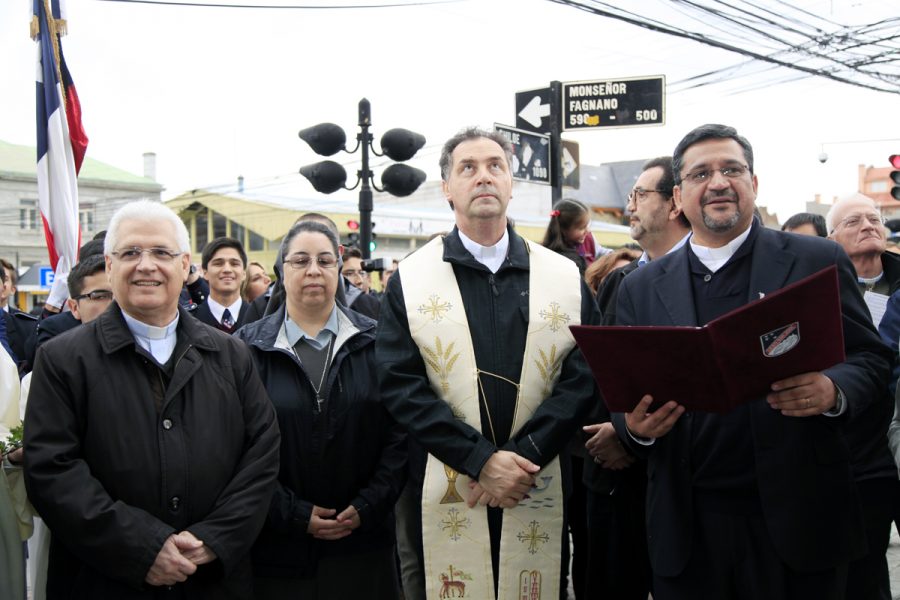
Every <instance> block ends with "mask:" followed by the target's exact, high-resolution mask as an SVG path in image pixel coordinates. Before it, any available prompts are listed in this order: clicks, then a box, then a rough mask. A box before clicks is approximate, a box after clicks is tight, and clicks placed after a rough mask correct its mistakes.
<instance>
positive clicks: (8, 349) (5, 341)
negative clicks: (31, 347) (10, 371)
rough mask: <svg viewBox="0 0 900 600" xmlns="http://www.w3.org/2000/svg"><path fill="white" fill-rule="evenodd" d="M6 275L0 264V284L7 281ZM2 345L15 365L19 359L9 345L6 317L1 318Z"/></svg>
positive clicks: (0, 343)
mask: <svg viewBox="0 0 900 600" xmlns="http://www.w3.org/2000/svg"><path fill="white" fill-rule="evenodd" d="M6 277H7V275H6V268H4V266H3V265H2V264H0V284H2V283H3V282H5V281H6ZM0 346H2V349H3V350H5V351H6V355H7V356H8V357H9V359H10V360H11V361H12V363H13V364H14V365H15V364H16V362H17V359H16V354H15V352H13V350H12V347H11V346H10V345H9V336H8V334H7V333H6V319H0Z"/></svg>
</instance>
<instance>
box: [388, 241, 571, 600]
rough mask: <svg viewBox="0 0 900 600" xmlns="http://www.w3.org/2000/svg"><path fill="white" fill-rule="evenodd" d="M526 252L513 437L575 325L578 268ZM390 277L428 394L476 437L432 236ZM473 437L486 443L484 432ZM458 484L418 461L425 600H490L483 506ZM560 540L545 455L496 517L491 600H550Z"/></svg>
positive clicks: (447, 285) (452, 290) (558, 509)
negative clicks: (395, 278) (498, 529)
mask: <svg viewBox="0 0 900 600" xmlns="http://www.w3.org/2000/svg"><path fill="white" fill-rule="evenodd" d="M526 247H527V249H528V252H529V263H530V274H529V296H528V297H529V301H528V303H529V307H528V333H527V336H526V341H525V354H524V356H523V357H522V372H521V375H520V377H519V381H518V394H517V398H516V407H515V416H514V419H513V429H512V432H513V434H515V432H517V431H518V430H519V429H521V427H522V426H523V424H525V423H526V422H527V421H528V420H529V419H530V418H531V416H532V415H533V414H534V411H535V409H536V408H537V407H538V406H539V405H540V403H541V402H543V401H544V400H545V399H546V398H547V397H548V396H549V395H550V393H551V391H552V390H553V386H554V385H555V384H556V381H557V380H558V379H559V375H560V370H561V368H562V363H563V360H564V359H565V358H566V356H567V355H568V354H569V352H570V351H571V350H572V348H573V347H574V346H575V340H574V338H573V337H572V334H571V332H570V331H569V325H578V324H580V322H581V277H580V275H579V272H578V267H577V266H576V265H575V263H574V262H572V261H571V260H569V259H567V258H565V257H562V256H560V255H558V254H556V253H554V252H552V251H550V250H547V249H546V248H544V247H542V246H538V245H536V244H533V243H531V242H528V241H526ZM400 272H401V273H402V280H403V282H404V286H403V287H404V289H403V295H404V301H405V303H406V314H407V317H408V320H409V329H410V334H411V335H412V338H413V340H414V341H415V342H416V344H417V345H418V347H419V350H420V352H421V354H422V359H423V360H424V362H425V365H426V370H427V372H428V380H429V382H430V383H431V388H432V390H434V392H435V393H436V394H437V396H438V397H439V398H441V400H443V401H444V402H446V403H447V404H449V405H450V409H451V410H452V411H453V415H454V416H455V417H456V418H457V419H460V420H462V421H465V422H466V423H467V424H468V425H470V426H472V427H473V428H475V429H476V430H478V431H481V413H480V410H479V395H478V389H479V371H478V367H477V365H476V364H475V350H474V347H473V345H472V336H471V333H470V331H469V323H468V321H467V319H466V312H465V307H464V305H463V300H462V296H461V294H460V291H459V285H458V284H457V281H456V277H455V276H454V274H453V267H452V265H451V264H450V263H448V262H444V260H443V240H442V239H441V238H435V239H434V240H432V241H431V242H429V243H428V244H427V245H425V246H424V247H423V248H421V249H419V250H417V251H416V252H415V253H414V254H412V255H410V256H409V257H408V258H406V259H404V260H403V261H402V262H401V263H400ZM513 309H514V307H510V310H513ZM497 343H502V340H498V341H497ZM481 376H482V377H491V375H489V374H486V373H481ZM511 384H516V382H511ZM482 433H483V434H485V437H488V439H490V437H489V436H490V432H482ZM468 482H469V477H467V476H466V475H463V474H461V473H458V472H457V471H455V470H454V469H452V468H451V467H449V466H448V465H444V464H443V463H441V462H440V461H439V460H438V459H437V458H435V457H434V456H432V455H429V456H428V463H427V466H426V469H425V483H424V486H423V490H422V531H423V547H424V551H425V578H426V579H425V587H426V590H427V596H428V600H442V599H444V598H457V597H459V598H462V597H465V598H482V599H487V598H493V597H494V578H493V572H492V570H491V548H490V534H489V532H488V521H487V508H486V507H482V506H478V505H476V506H475V508H471V509H470V508H468V506H467V505H466V502H465V496H466V494H467V493H468V492H469V486H468ZM562 539H563V494H562V481H561V478H560V468H559V458H558V457H554V458H553V460H552V461H550V463H549V464H547V465H546V466H545V467H544V468H543V469H542V470H541V471H540V472H539V473H538V474H537V485H536V486H535V487H534V488H533V489H532V490H531V492H530V493H529V494H528V495H527V496H526V497H525V498H524V499H523V500H522V502H520V503H519V504H518V505H517V506H516V507H514V508H510V509H505V510H504V511H503V530H502V534H501V539H500V572H499V586H498V588H499V591H498V596H497V598H498V599H500V600H513V599H515V600H541V599H543V600H556V599H557V598H558V597H559V575H560V558H561V555H562V546H561V544H562Z"/></svg>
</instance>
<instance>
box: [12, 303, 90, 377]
mask: <svg viewBox="0 0 900 600" xmlns="http://www.w3.org/2000/svg"><path fill="white" fill-rule="evenodd" d="M79 325H81V321H79V320H78V319H76V318H75V315H73V314H72V313H71V312H69V311H66V312H61V313H59V314H55V315H50V316H48V317H45V318H43V319H41V320H39V321H38V324H37V329H35V331H34V335H33V336H31V338H30V339H29V343H28V344H27V345H26V348H25V351H26V353H27V355H28V356H27V358H28V362H29V363H31V364H34V357H35V355H36V354H37V350H38V348H40V347H41V345H42V344H43V343H44V342H46V341H47V340H51V339H53V338H55V337H56V336H58V335H59V334H61V333H64V332H66V331H68V330H70V329H72V328H74V327H77V326H79Z"/></svg>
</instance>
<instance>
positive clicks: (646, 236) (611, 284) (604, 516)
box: [583, 156, 691, 600]
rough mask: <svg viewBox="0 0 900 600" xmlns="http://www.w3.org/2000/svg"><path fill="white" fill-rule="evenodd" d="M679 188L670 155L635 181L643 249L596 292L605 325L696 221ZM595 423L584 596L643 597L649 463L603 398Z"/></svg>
mask: <svg viewBox="0 0 900 600" xmlns="http://www.w3.org/2000/svg"><path fill="white" fill-rule="evenodd" d="M674 187H675V177H674V175H673V173H672V157H671V156H660V157H658V158H654V159H651V160H649V161H647V162H646V163H645V164H644V166H643V168H642V171H641V174H640V175H639V176H638V178H637V181H635V182H634V188H632V190H631V192H630V193H629V194H628V204H626V205H625V208H626V210H627V211H628V217H629V225H630V228H631V237H632V238H633V239H634V240H635V241H636V242H638V243H639V244H640V245H641V248H643V250H644V253H643V255H642V256H641V257H640V258H639V259H637V260H635V261H632V262H631V263H629V264H627V265H625V266H624V267H621V268H619V269H616V270H615V271H613V272H612V273H610V274H609V276H608V277H607V278H606V280H605V281H604V282H603V284H602V285H601V286H600V289H599V290H597V305H598V306H599V307H600V312H601V313H602V315H603V320H602V321H601V322H602V324H603V325H615V322H616V310H615V307H616V300H617V299H618V290H619V285H620V284H621V283H622V280H623V279H624V278H625V276H626V275H628V274H629V273H631V272H632V271H634V270H635V269H637V268H639V267H640V266H641V265H645V264H647V263H648V262H650V261H651V260H655V259H657V258H659V257H661V256H665V255H666V254H668V253H669V252H674V251H675V250H677V249H678V248H681V246H683V245H684V244H685V242H686V241H687V237H688V235H689V234H690V232H691V224H690V223H689V222H688V220H687V218H685V216H684V213H682V212H681V209H680V208H678V207H677V206H675V199H674ZM640 359H641V357H640V356H638V357H637V360H640ZM592 423H593V424H591V425H588V426H587V427H585V431H586V432H587V433H588V434H589V435H590V436H591V438H590V439H589V440H588V442H587V449H588V452H589V453H590V455H591V456H592V457H593V461H591V462H585V465H584V475H583V480H584V483H585V486H586V487H587V488H588V495H587V510H588V529H589V534H588V535H589V553H590V556H589V559H588V560H589V561H590V564H591V565H592V567H591V569H590V570H589V571H588V573H587V577H586V592H587V597H588V598H598V597H611V598H620V599H622V600H629V599H639V600H646V598H647V594H648V593H649V592H650V579H651V577H650V561H649V559H648V557H647V540H646V531H645V525H644V522H645V510H644V504H645V496H646V491H647V468H646V463H645V462H644V461H643V460H638V461H635V459H634V457H633V456H632V455H630V454H629V453H628V452H627V451H626V450H625V448H624V446H623V445H622V444H621V443H620V440H619V438H618V436H617V435H616V432H615V430H614V428H613V426H612V423H611V422H610V417H609V411H608V410H607V408H606V406H605V405H603V404H602V403H601V404H598V406H597V409H596V414H595V415H593V419H592Z"/></svg>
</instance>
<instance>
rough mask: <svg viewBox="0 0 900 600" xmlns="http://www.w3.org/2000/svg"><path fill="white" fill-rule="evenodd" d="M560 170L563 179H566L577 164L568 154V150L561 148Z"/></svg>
mask: <svg viewBox="0 0 900 600" xmlns="http://www.w3.org/2000/svg"><path fill="white" fill-rule="evenodd" d="M562 168H563V177H568V176H569V175H571V174H572V173H574V172H575V169H577V168H578V163H577V162H575V157H574V156H572V155H571V154H570V153H569V149H568V148H563V159H562Z"/></svg>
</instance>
